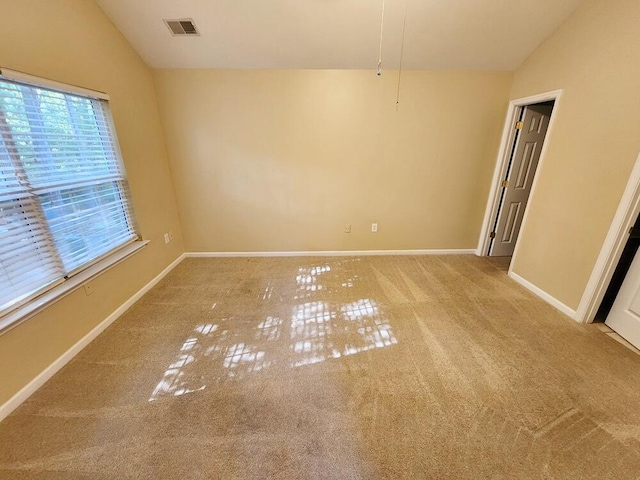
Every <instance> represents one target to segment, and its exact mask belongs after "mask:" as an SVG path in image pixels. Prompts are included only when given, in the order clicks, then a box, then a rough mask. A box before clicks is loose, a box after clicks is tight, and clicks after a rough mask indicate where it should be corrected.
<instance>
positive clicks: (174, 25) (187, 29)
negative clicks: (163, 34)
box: [164, 18, 200, 35]
mask: <svg viewBox="0 0 640 480" xmlns="http://www.w3.org/2000/svg"><path fill="white" fill-rule="evenodd" d="M164 23H165V24H166V25H167V27H169V30H171V33H172V34H173V35H200V33H199V32H198V29H197V28H196V26H195V24H194V23H193V20H191V19H190V18H183V19H181V20H165V21H164Z"/></svg>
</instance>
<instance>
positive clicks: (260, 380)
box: [0, 256, 640, 480]
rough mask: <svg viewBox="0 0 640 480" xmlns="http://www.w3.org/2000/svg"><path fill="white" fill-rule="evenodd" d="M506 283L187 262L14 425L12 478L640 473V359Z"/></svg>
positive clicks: (367, 268)
mask: <svg viewBox="0 0 640 480" xmlns="http://www.w3.org/2000/svg"><path fill="white" fill-rule="evenodd" d="M505 270H506V266H505V263H504V261H501V260H489V259H485V258H478V257H474V256H447V257H444V256H442V257H432V256H424V257H364V258H354V257H345V258H262V259H187V260H185V261H184V262H183V263H182V264H180V265H179V266H178V267H177V268H176V269H175V270H174V271H173V272H172V273H171V274H170V275H169V276H167V277H166V279H165V280H164V281H163V282H162V283H161V284H160V285H159V286H157V287H156V288H155V289H153V290H152V291H151V292H150V293H149V294H147V295H146V296H145V297H144V298H143V299H142V300H141V301H140V302H138V303H137V304H136V305H135V306H134V307H133V308H132V309H131V310H129V311H128V312H127V313H126V314H125V315H123V316H122V317H121V318H120V319H119V320H118V321H117V322H116V323H114V324H113V325H112V326H111V327H110V328H109V329H108V330H107V331H106V332H105V333H104V334H102V335H101V336H100V337H99V338H98V339H97V340H96V341H94V342H93V343H92V344H91V345H89V346H88V347H87V348H86V349H85V350H84V351H83V352H82V353H81V354H80V355H79V356H78V357H76V358H75V359H74V360H73V361H72V362H71V363H70V364H69V365H68V366H67V367H65V368H64V369H63V370H62V371H61V372H60V373H59V374H58V375H56V376H55V377H54V378H53V379H52V380H51V381H50V382H48V383H47V384H46V385H45V386H44V387H42V388H41V389H40V390H39V391H38V392H37V393H36V394H35V395H33V396H32V397H31V398H30V399H29V400H28V401H27V402H26V403H25V404H23V406H21V407H20V408H19V409H18V410H16V412H15V413H14V414H12V415H11V416H10V417H8V418H7V419H6V420H5V421H4V422H2V423H1V424H0V478H2V479H13V478H46V479H50V478H51V479H58V478H60V479H80V478H82V479H85V478H86V479H129V478H148V479H165V478H166V479H205V478H206V479H235V478H238V479H244V478H273V479H306V478H308V479H320V478H335V479H356V478H362V479H376V478H390V479H391V478H393V479H396V478H419V479H426V478H429V479H467V478H468V479H480V478H491V479H527V478H545V479H547V478H549V479H550V478H557V479H589V478H593V479H617V480H620V479H636V478H640V356H638V355H636V354H635V353H633V352H632V351H630V350H628V349H627V348H625V347H624V346H622V345H620V344H619V343H617V342H615V341H614V340H613V339H611V338H609V337H608V336H607V335H605V334H604V333H602V332H601V331H600V330H598V328H597V327H596V326H584V325H578V324H576V323H575V322H573V321H572V320H570V319H569V318H567V317H565V316H564V315H562V314H561V313H559V312H557V311H556V310H554V309H553V308H552V307H550V306H548V305H546V304H545V303H543V302H542V301H541V300H539V299H537V298H536V297H534V296H532V295H531V294H529V293H528V292H527V291H525V290H524V289H523V288H521V287H520V286H519V285H517V284H515V283H514V282H513V281H512V280H510V279H509V278H508V277H507V276H506V272H505Z"/></svg>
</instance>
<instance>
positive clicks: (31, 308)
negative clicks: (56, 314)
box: [0, 67, 149, 335]
mask: <svg viewBox="0 0 640 480" xmlns="http://www.w3.org/2000/svg"><path fill="white" fill-rule="evenodd" d="M0 80H8V81H11V82H15V83H20V84H26V85H29V86H32V87H36V88H41V89H46V90H52V91H56V92H59V93H62V94H70V95H75V96H81V97H85V98H88V99H91V100H98V101H101V102H105V104H106V105H104V106H103V105H101V110H102V114H103V115H104V117H105V123H106V125H107V127H108V129H109V134H110V136H111V138H112V139H113V154H114V156H115V160H116V161H117V162H118V164H119V167H120V168H121V171H122V178H123V180H122V182H123V185H122V188H121V189H119V192H120V194H121V195H122V196H123V197H125V204H124V206H125V207H127V210H128V211H127V212H126V213H125V215H127V220H128V222H129V224H130V227H131V229H132V231H133V233H134V234H135V237H134V238H132V239H130V240H128V241H126V242H125V243H123V244H121V245H119V246H117V247H115V248H113V249H111V250H109V251H108V252H105V253H104V254H102V255H100V256H98V257H95V258H93V259H92V260H90V261H89V262H87V263H85V264H82V265H81V266H79V267H76V268H74V269H72V270H70V271H68V272H65V275H64V276H63V277H60V278H59V279H57V280H55V281H53V282H51V283H50V284H47V285H44V286H43V287H42V288H39V289H38V290H36V291H34V292H32V293H31V294H29V295H28V296H26V297H25V298H23V299H22V300H19V301H17V302H16V303H14V304H12V305H10V306H9V307H8V308H7V309H5V310H3V311H2V312H0V335H2V334H3V333H5V332H7V331H8V330H10V329H11V328H13V327H15V326H17V325H18V324H20V323H21V322H22V321H24V320H27V319H28V318H30V317H32V316H33V315H35V314H37V313H39V312H40V311H42V310H43V309H45V308H46V307H48V306H49V305H51V304H53V303H55V302H56V301H58V300H60V299H62V298H64V297H66V296H67V295H69V294H70V293H72V292H73V291H75V290H77V289H79V288H80V287H82V286H84V285H85V284H87V283H88V282H89V281H91V280H93V279H95V278H96V277H97V276H99V275H100V274H102V273H104V272H106V271H107V270H110V269H111V268H113V267H114V266H116V265H117V264H119V263H121V262H122V261H124V260H125V259H126V258H129V257H130V256H131V255H133V254H134V253H136V252H138V251H139V250H141V249H142V248H144V247H145V246H146V245H147V244H148V243H149V241H148V240H143V239H142V236H141V234H140V229H139V226H138V222H137V218H136V214H135V209H134V206H133V200H132V198H131V194H130V190H129V183H128V178H127V172H126V168H125V164H124V160H123V156H122V152H121V149H120V143H119V141H118V137H117V133H116V129H115V122H114V120H113V116H112V113H111V108H110V104H109V102H110V97H109V95H107V94H106V93H104V92H100V91H96V90H90V89H87V88H84V87H79V86H76V85H69V84H65V83H61V82H58V81H55V80H50V79H47V78H40V77H36V76H33V75H30V74H26V73H23V72H18V71H16V70H11V69H7V68H4V67H0ZM105 106H106V108H105ZM43 226H44V228H46V229H47V230H48V229H49V225H48V224H47V223H46V222H45V223H44V224H43ZM56 253H58V252H57V249H56ZM88 294H89V293H88V292H87V295H88Z"/></svg>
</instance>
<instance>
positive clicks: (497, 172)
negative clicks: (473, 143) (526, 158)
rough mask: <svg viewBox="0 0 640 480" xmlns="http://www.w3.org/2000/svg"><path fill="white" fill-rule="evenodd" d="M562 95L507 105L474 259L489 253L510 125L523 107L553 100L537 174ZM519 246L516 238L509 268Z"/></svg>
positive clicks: (510, 138) (554, 93)
mask: <svg viewBox="0 0 640 480" xmlns="http://www.w3.org/2000/svg"><path fill="white" fill-rule="evenodd" d="M561 96H562V90H552V91H550V92H545V93H540V94H538V95H532V96H530V97H524V98H518V99H515V100H511V101H510V102H509V108H508V109H507V118H506V120H505V123H504V128H503V130H502V139H501V140H500V149H499V150H498V158H497V160H496V166H495V169H494V171H493V178H492V180H491V189H490V190H489V198H488V200H487V206H486V208H485V212H484V220H483V221H482V229H481V230H480V238H479V239H478V246H477V248H476V255H478V256H487V255H488V250H489V241H490V237H489V234H490V233H491V226H490V225H491V224H492V223H493V220H494V219H495V216H496V215H497V214H498V202H499V200H500V195H499V192H500V189H501V184H502V178H503V177H504V174H505V173H506V170H507V166H508V164H509V159H510V156H511V149H510V148H509V147H510V146H511V144H512V143H513V137H514V134H515V130H514V129H513V125H514V124H515V120H516V116H517V114H518V112H519V109H520V108H522V107H526V106H527V105H531V104H534V103H542V102H547V101H549V100H554V101H555V105H554V106H553V113H552V114H551V120H550V121H549V127H548V129H547V135H546V137H545V141H544V144H543V145H542V151H541V152H540V160H538V167H537V171H540V169H541V168H542V164H543V161H544V158H545V156H546V153H547V149H548V146H549V143H550V142H549V138H550V137H551V135H552V131H553V125H554V123H555V119H556V118H557V117H558V115H557V111H558V106H559V103H560V97H561ZM538 177H539V175H537V173H536V175H535V177H534V178H533V184H532V185H531V192H530V193H529V197H530V198H531V197H533V194H534V192H535V189H536V185H537V183H538ZM528 207H529V206H528V205H527V208H526V209H525V211H524V216H523V217H522V224H521V226H520V231H522V229H523V228H524V226H525V224H526V221H527V215H528V213H529V208H528ZM519 245H520V236H518V239H517V240H516V245H515V248H514V251H513V255H512V256H511V258H512V261H511V265H513V260H514V259H515V258H516V255H517V253H518V247H519ZM511 270H512V267H511V266H509V273H511Z"/></svg>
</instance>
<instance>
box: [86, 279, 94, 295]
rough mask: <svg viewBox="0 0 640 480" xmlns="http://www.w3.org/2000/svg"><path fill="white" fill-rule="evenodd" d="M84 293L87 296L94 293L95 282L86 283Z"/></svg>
mask: <svg viewBox="0 0 640 480" xmlns="http://www.w3.org/2000/svg"><path fill="white" fill-rule="evenodd" d="M84 293H85V295H87V296H89V295H91V294H92V293H93V283H91V282H89V283H85V284H84Z"/></svg>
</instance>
